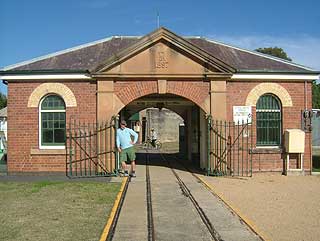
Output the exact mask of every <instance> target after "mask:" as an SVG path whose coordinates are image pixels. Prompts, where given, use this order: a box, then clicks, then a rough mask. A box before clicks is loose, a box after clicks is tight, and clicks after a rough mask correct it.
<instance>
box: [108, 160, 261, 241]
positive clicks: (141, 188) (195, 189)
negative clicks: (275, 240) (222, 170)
mask: <svg viewBox="0 0 320 241" xmlns="http://www.w3.org/2000/svg"><path fill="white" fill-rule="evenodd" d="M150 162H151V163H150V167H149V168H150V178H151V191H152V203H153V216H154V229H155V239H156V240H167V241H175V240H179V241H180V240H181V241H182V240H184V241H188V240H213V238H212V236H211V235H210V233H209V232H208V229H207V227H206V226H205V224H204V223H203V222H202V220H201V218H200V215H199V214H198V212H197V211H196V209H195V208H194V206H193V205H192V203H191V201H190V200H189V198H188V197H187V195H186V194H185V192H183V191H182V189H181V187H180V186H179V184H178V182H177V180H176V178H175V177H174V175H173V173H172V171H171V169H170V168H168V167H167V164H165V163H163V162H162V163H161V160H159V159H157V160H154V159H152V160H151V161H150ZM175 170H176V171H177V173H178V175H179V176H180V178H181V179H182V180H183V181H184V182H185V183H186V184H187V186H188V187H189V188H190V191H191V193H192V194H193V195H194V197H195V199H196V201H197V202H198V204H199V205H200V207H201V208H202V210H203V211H204V212H205V213H206V215H207V217H208V219H209V220H210V222H211V223H212V225H213V226H214V228H215V229H216V231H217V232H218V233H219V235H220V236H221V238H222V240H226V241H227V240H235V241H241V240H245V241H250V240H259V238H258V237H257V236H256V235H255V234H254V233H253V232H252V231H251V230H249V229H248V227H247V226H246V225H244V224H243V223H241V222H240V220H239V219H238V217H237V216H235V215H234V214H233V213H232V212H230V210H229V209H228V208H226V206H225V205H224V204H223V203H222V202H221V201H220V200H219V199H217V198H216V197H215V196H214V195H212V193H210V192H209V191H208V190H207V189H206V188H205V187H204V186H203V185H202V184H201V183H199V182H198V181H197V180H196V179H195V178H194V177H193V176H192V175H191V174H190V173H188V172H186V171H184V170H183V168H182V167H181V166H180V167H179V166H176V168H175ZM137 175H138V177H137V178H135V179H132V181H131V183H130V184H129V188H128V192H127V196H126V199H125V201H124V205H123V208H122V212H121V214H120V217H119V221H118V225H117V228H116V231H115V235H114V239H113V240H130V241H134V240H139V241H142V240H147V235H148V232H147V210H146V208H147V204H146V179H145V165H138V166H137Z"/></svg>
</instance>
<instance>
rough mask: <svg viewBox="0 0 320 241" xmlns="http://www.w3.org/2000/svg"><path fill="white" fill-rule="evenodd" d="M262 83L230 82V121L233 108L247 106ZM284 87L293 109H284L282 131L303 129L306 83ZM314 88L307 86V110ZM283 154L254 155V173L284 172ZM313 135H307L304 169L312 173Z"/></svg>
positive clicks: (228, 111)
mask: <svg viewBox="0 0 320 241" xmlns="http://www.w3.org/2000/svg"><path fill="white" fill-rule="evenodd" d="M260 83H261V82H244V81H243V82H240V81H237V82H235V81H234V82H228V83H227V113H228V114H227V116H228V119H229V120H232V119H233V109H232V107H233V106H241V105H245V102H246V98H247V96H248V94H249V92H250V91H251V90H252V89H253V88H254V87H255V86H256V85H258V84H260ZM277 83H278V84H280V85H281V86H282V87H284V88H285V89H286V90H287V91H288V93H289V95H290V96H291V99H292V104H293V106H292V107H284V108H283V109H282V120H283V122H282V124H283V126H282V129H283V130H285V129H289V128H296V129H300V128H301V116H300V112H301V110H303V109H305V97H304V83H303V82H299V83H297V82H283V83H279V82H277ZM311 88H312V86H311V83H308V84H307V108H308V109H310V108H311V106H312V95H311V94H312V90H311ZM252 113H253V120H255V117H256V108H253V109H252ZM253 135H254V137H253V143H254V144H253V147H255V126H254V133H253ZM284 157H285V156H284V155H283V154H275V153H274V154H272V153H270V154H269V153H268V154H266V153H259V154H254V155H253V160H252V166H253V171H283V163H284V162H283V158H284ZM311 158H312V157H311V134H310V133H306V141H305V154H304V168H305V170H307V171H310V166H311V165H310V164H311ZM291 161H292V163H293V164H296V161H297V160H296V156H292V160H291Z"/></svg>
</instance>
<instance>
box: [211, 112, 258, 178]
mask: <svg viewBox="0 0 320 241" xmlns="http://www.w3.org/2000/svg"><path fill="white" fill-rule="evenodd" d="M252 130H253V127H252V124H251V123H244V122H242V123H239V122H238V123H235V122H227V121H214V120H212V119H211V117H210V116H209V117H208V166H207V175H213V176H222V175H229V176H230V175H231V176H252V154H251V148H252V140H253V132H252Z"/></svg>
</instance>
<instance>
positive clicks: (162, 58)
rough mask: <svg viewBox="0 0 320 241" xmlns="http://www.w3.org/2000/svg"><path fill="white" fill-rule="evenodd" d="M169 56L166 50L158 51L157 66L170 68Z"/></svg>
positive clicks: (158, 67)
mask: <svg viewBox="0 0 320 241" xmlns="http://www.w3.org/2000/svg"><path fill="white" fill-rule="evenodd" d="M168 64H169V62H168V57H167V56H166V53H165V52H164V51H160V52H157V55H156V68H157V69H167V68H168Z"/></svg>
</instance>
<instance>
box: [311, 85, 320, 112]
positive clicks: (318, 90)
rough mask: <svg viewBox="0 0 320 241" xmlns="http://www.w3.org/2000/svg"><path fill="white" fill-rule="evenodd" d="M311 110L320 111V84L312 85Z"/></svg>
mask: <svg viewBox="0 0 320 241" xmlns="http://www.w3.org/2000/svg"><path fill="white" fill-rule="evenodd" d="M312 108H313V109H320V84H317V83H316V81H313V83H312Z"/></svg>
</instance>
